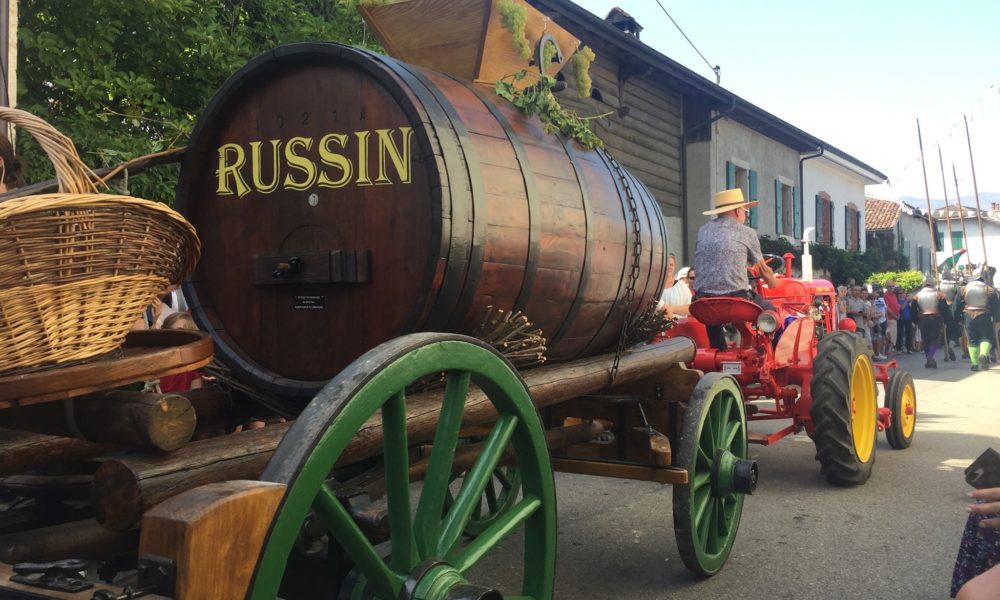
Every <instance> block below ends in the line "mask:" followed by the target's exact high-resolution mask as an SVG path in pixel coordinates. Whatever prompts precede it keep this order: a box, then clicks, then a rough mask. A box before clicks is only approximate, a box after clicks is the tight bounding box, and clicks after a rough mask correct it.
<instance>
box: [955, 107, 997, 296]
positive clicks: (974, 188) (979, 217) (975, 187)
mask: <svg viewBox="0 0 1000 600" xmlns="http://www.w3.org/2000/svg"><path fill="white" fill-rule="evenodd" d="M962 120H963V121H965V141H966V142H968V144H969V166H970V167H971V168H972V191H973V192H975V194H976V219H977V220H978V221H979V238H980V239H981V240H982V241H983V267H986V273H989V272H990V271H989V266H990V261H989V260H987V258H986V235H985V234H984V233H983V209H981V208H980V207H979V185H977V184H976V163H975V162H974V161H973V160H972V137H970V136H969V119H968V118H967V117H966V116H965V115H962ZM987 279H989V276H988V275H987ZM987 283H992V282H987Z"/></svg>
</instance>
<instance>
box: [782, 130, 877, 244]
mask: <svg viewBox="0 0 1000 600" xmlns="http://www.w3.org/2000/svg"><path fill="white" fill-rule="evenodd" d="M825 151H826V148H825V147H824V146H823V144H820V145H819V146H817V148H816V154H810V155H809V156H803V157H801V158H799V189H800V190H802V193H801V194H799V200H800V201H801V202H802V231H803V232H805V230H806V184H805V181H804V179H805V175H804V169H803V168H802V163H804V162H806V161H807V160H809V159H812V158H819V157H821V156H823V152H825ZM792 210H795V209H794V208H793V209H792ZM815 218H816V216H815V215H813V219H814V220H815ZM819 233H820V232H818V231H817V232H816V240H817V241H819ZM803 237H805V236H803ZM858 237H861V232H860V231H859V232H858Z"/></svg>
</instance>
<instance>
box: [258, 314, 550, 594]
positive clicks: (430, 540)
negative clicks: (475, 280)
mask: <svg viewBox="0 0 1000 600" xmlns="http://www.w3.org/2000/svg"><path fill="white" fill-rule="evenodd" d="M442 371H443V372H445V373H446V384H445V391H444V398H443V400H442V404H441V413H440V416H439V419H438V423H437V428H436V431H435V434H434V438H433V446H432V448H433V450H432V453H431V458H430V463H429V465H428V469H427V473H426V476H425V479H424V482H423V485H422V487H421V488H420V492H419V500H418V501H417V504H416V507H415V509H414V508H413V507H412V506H411V486H410V480H409V473H408V468H409V452H408V445H409V439H408V431H407V421H406V398H405V394H404V390H405V388H406V387H407V386H408V385H409V384H410V383H412V382H414V381H416V380H418V379H420V378H422V377H424V376H426V375H428V374H431V373H437V372H442ZM470 381H471V382H472V383H475V384H476V385H477V386H479V388H480V389H481V390H482V391H483V392H485V394H486V395H487V396H488V398H489V400H490V401H491V402H492V404H493V406H494V408H495V409H496V411H497V420H496V423H495V424H494V425H493V428H492V431H491V432H490V434H489V435H488V436H487V438H486V442H485V443H484V446H483V451H482V452H481V454H480V455H479V457H478V458H477V460H476V462H475V464H474V465H473V466H472V467H471V468H470V469H469V470H468V472H467V473H466V476H465V477H464V480H463V483H462V487H461V489H460V490H459V491H458V493H457V494H455V497H454V501H453V503H452V505H451V507H450V508H449V509H447V510H445V509H444V505H445V502H446V497H447V495H448V484H449V482H450V481H451V479H452V462H453V458H454V453H455V447H456V446H457V445H458V441H459V432H460V428H461V425H462V415H463V411H464V407H465V400H466V396H467V393H468V386H469V383H470ZM371 417H375V418H376V419H381V423H382V428H383V440H382V442H383V462H384V471H385V480H386V481H385V485H386V501H387V503H388V507H389V516H388V520H389V528H390V540H389V542H388V546H389V548H390V554H389V557H388V558H383V557H382V554H381V553H380V552H379V549H376V548H375V546H374V545H373V544H372V543H371V542H370V541H369V540H368V539H367V538H366V537H365V536H364V534H363V533H362V532H361V530H360V529H359V528H358V526H357V525H356V524H355V523H354V521H353V520H352V519H351V517H350V515H349V513H348V511H347V509H346V508H345V507H344V505H343V504H342V503H341V502H340V501H338V499H337V498H336V497H335V496H334V494H333V492H332V491H331V490H330V488H329V487H328V486H327V483H326V480H327V477H328V476H329V474H330V471H331V470H332V469H333V466H334V465H335V464H336V462H337V460H338V459H339V457H340V455H341V453H342V452H343V450H344V448H345V447H346V446H347V444H348V442H349V441H350V440H351V439H352V438H353V437H354V435H355V433H357V432H358V431H359V430H360V429H361V428H362V427H363V426H364V424H365V422H366V421H367V420H368V419H369V418H371ZM508 445H511V446H513V449H514V454H515V457H516V460H517V465H518V471H519V472H520V475H521V487H522V491H523V493H522V496H521V498H520V500H519V501H517V502H516V503H515V504H514V505H513V506H512V507H510V508H509V509H508V510H506V511H505V512H503V513H502V514H499V515H498V517H497V518H496V520H495V521H494V522H492V523H491V524H490V525H489V526H488V527H487V528H486V529H485V530H484V531H483V532H482V533H481V534H480V535H478V536H477V537H476V538H475V539H474V540H472V541H470V542H469V543H467V544H462V543H461V541H462V532H463V531H464V530H465V528H466V527H467V526H468V524H469V522H470V520H471V518H472V515H473V514H474V512H475V509H476V507H477V506H478V505H479V503H480V502H481V498H482V497H483V494H484V490H485V488H486V485H487V483H488V482H489V481H490V479H491V477H492V476H493V473H494V470H495V469H496V468H497V466H498V463H499V461H500V458H501V456H502V454H503V452H504V450H505V449H506V448H507V447H508ZM261 479H263V480H265V481H274V482H278V483H284V484H286V485H287V486H288V489H287V491H286V493H285V498H284V499H283V501H282V504H281V506H280V507H279V509H278V511H277V514H276V517H275V519H274V522H273V523H272V524H271V530H270V532H269V534H268V538H267V540H266V541H265V543H264V549H263V551H262V553H261V556H260V559H259V562H258V564H257V569H256V571H255V573H254V579H253V581H252V583H251V586H250V591H249V594H248V597H249V598H253V599H255V600H263V599H265V598H266V599H267V600H273V599H274V598H275V597H276V596H277V595H278V590H279V586H280V584H281V579H282V576H283V574H284V571H285V564H286V560H287V557H288V554H289V552H290V551H291V549H292V546H293V544H294V542H295V538H296V536H297V534H298V531H299V529H300V528H301V526H302V524H303V522H304V520H305V518H306V517H307V515H308V514H309V512H310V510H313V511H315V513H316V514H317V515H318V516H319V517H320V518H321V519H322V520H323V522H324V523H325V524H326V527H327V528H328V530H329V533H330V537H331V540H332V541H336V543H337V545H339V547H340V548H341V549H342V550H343V551H344V553H345V554H346V555H347V556H349V557H350V559H351V561H352V562H353V563H354V565H355V572H356V573H357V577H355V578H353V579H352V580H351V581H350V582H349V583H348V585H349V586H351V587H350V589H347V590H341V597H349V598H377V599H381V600H397V599H402V600H417V599H419V600H455V599H457V598H479V599H484V600H485V599H487V598H499V597H501V596H500V595H499V593H497V592H496V591H493V590H490V589H489V588H486V587H480V586H477V585H474V584H473V583H471V582H469V581H468V580H467V579H466V574H467V573H468V572H469V570H470V569H472V568H473V567H474V566H475V565H476V564H477V563H479V562H480V561H481V560H482V559H483V558H484V557H486V556H488V555H489V554H490V553H491V552H492V551H494V550H495V549H496V548H497V546H498V545H499V544H500V543H501V542H502V541H503V540H504V539H505V538H506V537H507V536H508V535H510V534H511V533H512V532H514V531H517V530H523V533H524V551H523V565H522V571H523V583H522V589H521V592H520V597H523V598H532V599H534V600H549V599H550V598H551V597H552V588H553V580H554V575H555V534H556V517H555V487H554V484H553V479H552V470H551V466H550V464H549V458H548V449H547V448H546V445H545V437H544V435H543V432H542V428H541V423H540V421H539V420H538V416H537V414H536V412H535V407H534V405H533V404H532V403H531V398H530V397H529V395H528V391H527V388H526V387H525V385H524V382H523V380H522V379H521V378H520V377H519V376H518V375H517V373H516V372H515V371H514V370H513V369H512V368H511V367H510V365H509V364H508V363H507V362H506V361H505V360H504V359H503V358H502V357H501V356H500V355H499V354H498V353H497V352H496V351H494V350H493V349H492V348H489V347H488V346H485V345H484V344H482V343H480V342H479V341H477V340H475V339H473V338H469V337H465V336H460V335H450V334H438V333H418V334H411V335H407V336H403V337H399V338H396V339H394V340H391V341H389V342H386V343H384V344H382V345H381V346H378V347H377V348H375V349H373V350H371V351H369V352H367V353H366V354H364V355H363V356H361V357H360V358H358V359H357V360H356V361H354V362H353V363H352V364H351V365H350V366H348V367H347V368H346V369H345V370H344V371H342V372H341V373H340V374H338V375H337V377H335V378H334V379H333V380H332V381H331V382H330V383H329V384H327V385H326V387H324V388H323V390H321V391H320V393H319V394H318V395H317V396H316V398H315V399H313V401H312V402H311V403H310V404H309V406H307V407H306V409H305V410H304V411H303V413H302V414H301V415H300V416H299V418H298V419H296V421H295V423H294V424H293V426H292V427H291V428H290V429H289V431H288V433H287V434H286V435H285V438H284V439H283V440H282V442H281V444H280V445H279V446H278V449H277V450H276V451H275V453H274V456H273V457H272V459H271V460H270V462H268V465H267V468H266V469H265V471H264V473H263V475H262V476H261ZM506 597H508V598H509V597H510V596H506Z"/></svg>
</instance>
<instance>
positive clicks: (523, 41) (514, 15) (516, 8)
mask: <svg viewBox="0 0 1000 600" xmlns="http://www.w3.org/2000/svg"><path fill="white" fill-rule="evenodd" d="M497 9H498V10H499V11H500V24H501V25H503V28H504V29H506V30H507V31H509V32H510V34H511V36H513V38H514V49H515V50H517V53H518V54H520V55H521V58H523V59H525V60H529V59H530V58H531V44H529V43H528V38H527V36H526V35H525V34H524V22H525V20H526V19H527V16H528V11H527V10H525V8H524V7H523V6H521V5H520V4H518V3H517V2H514V0H500V1H499V2H497Z"/></svg>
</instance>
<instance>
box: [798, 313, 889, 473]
mask: <svg viewBox="0 0 1000 600" xmlns="http://www.w3.org/2000/svg"><path fill="white" fill-rule="evenodd" d="M811 390H812V406H811V407H810V409H809V413H810V415H811V416H812V422H813V433H812V438H813V443H815V444H816V460H818V461H819V463H820V471H821V472H822V473H823V474H824V475H825V476H826V478H827V480H828V481H829V482H830V483H833V484H837V485H860V484H862V483H864V482H866V481H868V477H870V476H871V472H872V465H873V464H874V463H875V434H876V426H875V422H876V420H877V414H878V410H877V406H876V401H875V371H874V369H873V367H872V359H871V354H870V350H869V349H868V345H867V344H866V343H865V341H864V339H862V338H861V336H858V335H855V334H854V333H850V332H846V331H834V332H831V333H828V334H827V335H825V336H823V339H821V340H820V342H819V346H818V351H817V353H816V359H815V360H814V361H813V375H812V387H811Z"/></svg>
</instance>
